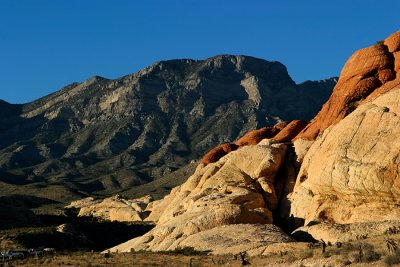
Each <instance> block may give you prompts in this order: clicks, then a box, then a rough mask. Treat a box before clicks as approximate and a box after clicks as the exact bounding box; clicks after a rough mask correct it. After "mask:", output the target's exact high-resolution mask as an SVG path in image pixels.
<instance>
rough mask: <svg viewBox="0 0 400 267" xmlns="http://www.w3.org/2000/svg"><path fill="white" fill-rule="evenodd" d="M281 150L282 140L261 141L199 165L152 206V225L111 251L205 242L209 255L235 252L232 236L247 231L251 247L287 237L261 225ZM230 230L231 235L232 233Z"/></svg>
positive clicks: (272, 200)
mask: <svg viewBox="0 0 400 267" xmlns="http://www.w3.org/2000/svg"><path fill="white" fill-rule="evenodd" d="M286 149H287V148H286V145H284V144H275V143H273V142H271V141H270V140H263V141H261V142H260V143H259V144H258V145H249V146H244V147H241V148H239V149H237V150H235V151H233V152H231V153H229V154H228V155H226V156H225V157H223V158H221V159H220V160H219V161H217V162H215V163H210V164H208V165H207V166H204V165H199V167H198V168H197V170H196V172H195V173H194V174H193V175H192V176H190V177H189V178H188V180H187V181H186V182H185V183H184V184H182V185H181V186H179V187H177V188H174V189H173V190H172V191H171V193H170V195H168V196H166V197H165V198H164V199H163V200H162V201H160V202H159V203H158V204H157V205H155V206H153V210H152V213H151V215H150V216H149V217H148V218H147V220H154V221H156V222H157V226H156V227H155V228H154V229H152V230H151V231H150V232H148V233H147V234H145V235H144V236H142V237H138V238H135V239H133V240H131V241H128V242H127V243H125V244H122V245H119V246H116V247H114V248H112V249H111V251H117V250H118V251H120V252H124V251H130V250H131V249H135V250H152V251H160V250H173V249H175V248H177V247H181V246H186V245H190V246H193V247H194V248H195V249H199V250H203V249H204V248H205V244H207V250H212V251H214V252H215V253H220V252H223V249H222V248H223V247H224V244H225V245H226V247H229V248H231V249H232V251H236V250H237V249H239V247H238V246H239V245H240V244H239V243H240V242H239V240H238V239H242V238H243V239H244V236H245V233H246V232H247V231H249V233H251V232H254V233H257V235H255V236H253V237H250V236H252V235H251V234H247V237H246V239H248V238H251V239H252V240H253V241H254V242H252V243H254V244H253V245H252V246H253V248H255V247H257V246H261V245H260V244H265V242H266V240H268V242H282V241H289V240H290V239H289V238H287V237H285V238H282V236H283V233H280V234H278V235H275V234H274V235H271V236H270V235H269V233H270V232H271V231H272V232H274V233H275V232H276V231H273V229H275V228H273V227H272V226H271V227H270V226H265V224H270V223H272V222H273V218H272V211H273V210H274V209H276V207H277V202H278V198H279V196H277V195H276V191H275V188H274V185H275V182H276V181H275V178H276V174H277V172H278V170H279V168H280V166H281V164H282V162H283V160H284V157H285V153H286ZM233 224H235V226H232V227H228V226H229V225H233ZM243 225H244V226H243ZM223 226H226V227H223ZM236 227H237V233H235V231H234V229H236ZM271 229H272V230H271ZM272 232H271V233H272ZM227 233H232V236H231V238H232V239H229V238H227V237H226V238H225V239H221V240H220V241H218V242H216V241H212V240H216V239H218V237H219V236H223V235H225V234H227ZM261 233H262V234H261ZM236 234H237V239H235V238H234V237H233V236H235V235H236ZM267 236H269V237H267ZM275 237H276V238H275ZM228 239H229V240H228ZM203 241H204V242H206V243H203ZM242 241H243V240H242ZM242 243H243V242H242ZM242 246H246V245H244V244H242Z"/></svg>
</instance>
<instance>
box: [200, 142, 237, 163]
mask: <svg viewBox="0 0 400 267" xmlns="http://www.w3.org/2000/svg"><path fill="white" fill-rule="evenodd" d="M238 147H239V146H238V145H236V144H222V145H219V146H217V147H215V148H213V149H211V150H210V151H209V152H208V153H207V154H206V155H205V156H204V157H203V159H202V161H201V163H203V164H205V165H207V164H209V163H213V162H216V161H218V160H219V159H220V158H222V157H223V156H225V155H226V154H228V153H229V152H231V151H234V150H236V149H237V148H238Z"/></svg>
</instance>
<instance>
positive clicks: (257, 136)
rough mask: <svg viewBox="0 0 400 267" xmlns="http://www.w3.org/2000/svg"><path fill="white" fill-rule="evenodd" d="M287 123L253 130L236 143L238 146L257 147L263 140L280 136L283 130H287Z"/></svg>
mask: <svg viewBox="0 0 400 267" xmlns="http://www.w3.org/2000/svg"><path fill="white" fill-rule="evenodd" d="M286 125H287V122H279V123H277V124H275V125H274V127H264V128H261V129H258V130H253V131H250V132H248V133H247V134H245V135H244V136H243V137H241V138H240V139H239V140H237V141H236V142H235V144H236V145H238V146H249V145H257V144H258V143H259V142H260V141H261V140H263V139H265V138H272V137H274V136H275V135H276V134H278V133H279V132H280V131H281V130H282V129H283V128H285V127H286Z"/></svg>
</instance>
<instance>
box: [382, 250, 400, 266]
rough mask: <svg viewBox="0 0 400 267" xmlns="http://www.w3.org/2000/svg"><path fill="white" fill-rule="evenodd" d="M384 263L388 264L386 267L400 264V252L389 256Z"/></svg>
mask: <svg viewBox="0 0 400 267" xmlns="http://www.w3.org/2000/svg"><path fill="white" fill-rule="evenodd" d="M383 262H384V263H385V264H386V266H393V265H395V264H399V263H400V252H399V251H396V253H395V254H392V255H387V256H386V257H385V258H384V260H383Z"/></svg>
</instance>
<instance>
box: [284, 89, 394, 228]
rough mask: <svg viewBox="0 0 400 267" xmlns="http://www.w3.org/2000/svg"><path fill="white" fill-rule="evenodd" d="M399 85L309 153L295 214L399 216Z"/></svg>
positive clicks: (341, 219) (357, 218) (341, 218)
mask: <svg viewBox="0 0 400 267" xmlns="http://www.w3.org/2000/svg"><path fill="white" fill-rule="evenodd" d="M399 89H400V87H399V88H395V89H393V90H391V91H389V92H387V93H386V94H384V95H382V96H380V97H378V98H376V99H375V100H373V101H372V102H368V103H365V104H362V105H361V106H359V107H358V108H357V109H356V110H355V111H353V112H352V113H351V114H350V115H348V116H347V117H346V118H344V119H343V120H341V121H340V122H339V123H338V124H336V125H334V126H332V127H330V128H328V129H327V130H325V131H324V133H323V135H322V136H321V137H320V138H318V139H317V140H316V141H315V142H314V143H313V144H312V146H311V147H310V149H309V151H308V152H307V154H306V156H305V158H304V160H303V164H302V166H301V169H300V173H299V174H298V177H297V182H296V185H295V188H294V192H293V193H292V195H291V199H292V214H293V215H294V216H295V217H299V218H304V219H305V221H306V223H307V222H309V221H312V220H327V221H332V222H336V223H352V222H367V221H382V220H391V219H392V220H394V219H398V218H399V216H400V208H399V207H400V176H399V168H400V157H399V155H400V117H399V115H400V90H399Z"/></svg>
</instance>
